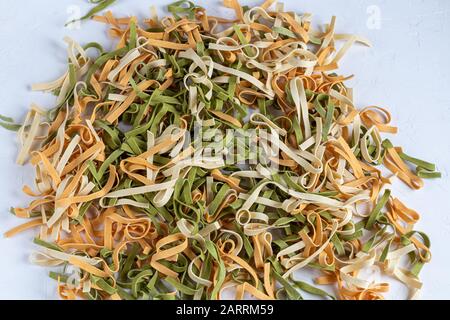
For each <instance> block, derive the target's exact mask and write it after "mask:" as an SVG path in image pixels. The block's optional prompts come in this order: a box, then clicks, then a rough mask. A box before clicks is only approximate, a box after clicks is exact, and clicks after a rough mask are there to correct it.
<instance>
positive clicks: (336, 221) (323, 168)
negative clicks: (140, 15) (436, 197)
mask: <svg viewBox="0 0 450 320" xmlns="http://www.w3.org/2000/svg"><path fill="white" fill-rule="evenodd" d="M274 2H275V1H273V0H269V1H266V2H265V3H263V4H261V5H260V6H258V7H253V8H249V7H241V6H240V5H239V4H238V2H237V1H236V0H226V1H225V6H226V7H229V8H232V9H234V10H235V19H233V20H227V19H223V18H219V17H214V16H208V15H207V12H206V11H205V10H204V9H203V8H201V7H198V6H196V5H195V4H193V3H191V2H188V1H179V2H176V3H173V4H171V5H170V6H169V8H168V9H169V11H170V12H171V13H172V16H170V17H165V18H163V19H161V20H160V19H158V17H157V16H156V14H154V12H155V11H153V16H152V17H151V19H148V20H145V21H143V22H142V23H141V24H139V23H138V21H137V19H136V18H135V17H127V18H116V17H114V16H113V15H112V13H111V12H107V13H105V14H104V15H101V16H100V15H95V16H93V17H92V18H93V19H94V20H96V21H98V22H102V23H105V24H107V25H108V26H109V27H110V29H109V34H110V35H111V36H112V37H113V38H116V39H117V41H118V43H117V46H116V48H115V50H114V51H112V52H106V51H104V49H103V48H102V46H101V45H99V44H97V43H89V44H88V45H86V46H84V47H82V46H80V45H79V44H77V43H76V42H74V41H73V40H71V39H69V38H66V39H65V40H66V42H67V46H68V50H67V52H68V69H67V72H66V73H65V74H64V75H63V76H62V77H61V78H59V79H57V80H55V81H53V82H50V83H45V84H39V85H35V86H34V87H33V89H34V90H41V91H48V92H53V93H54V94H55V95H56V96H57V101H56V107H55V108H53V109H51V110H50V111H44V110H42V109H41V108H39V107H38V106H36V105H33V106H32V108H31V110H30V112H29V113H28V115H27V117H26V119H25V122H24V124H23V125H21V126H18V125H15V124H14V123H12V120H11V119H9V118H6V117H2V118H1V120H2V123H1V124H2V126H4V127H7V128H10V129H19V128H20V129H19V132H18V134H19V139H20V153H19V156H18V163H19V164H24V163H26V162H29V163H31V165H33V166H34V167H35V169H36V176H35V187H33V188H32V187H29V186H25V187H24V189H23V191H24V192H25V193H26V194H27V195H29V196H31V197H33V198H35V200H33V201H32V202H31V203H30V204H29V206H28V207H26V208H14V209H13V212H14V214H15V215H16V216H17V217H20V218H25V219H30V221H29V222H27V223H25V224H23V225H20V226H18V227H17V228H14V229H13V230H11V231H9V232H7V233H6V236H8V237H9V236H13V235H15V234H17V233H18V232H21V231H24V230H26V229H30V228H39V233H38V235H37V237H36V238H35V240H34V242H35V243H36V244H37V245H38V246H39V250H38V251H36V252H35V253H33V254H32V256H31V260H32V261H33V262H34V263H37V264H39V265H43V266H50V267H59V268H56V269H55V270H57V272H56V271H52V272H50V276H51V277H52V278H54V279H55V280H57V281H58V293H59V295H60V296H61V297H62V298H64V299H76V298H85V299H220V298H223V297H224V296H226V294H225V292H226V291H229V292H230V293H232V294H235V298H236V299H243V298H249V297H251V296H253V297H255V298H257V299H302V293H303V292H306V293H308V295H311V294H312V295H316V296H319V297H323V298H331V299H335V298H338V299H382V298H383V293H385V292H387V291H388V290H389V284H388V283H380V282H381V281H375V280H376V279H375V280H374V278H373V276H371V275H370V274H373V272H375V271H376V270H378V271H380V272H381V273H382V274H384V275H388V276H391V277H395V278H397V279H398V280H400V281H401V282H402V283H404V284H405V285H406V286H407V287H408V288H409V290H410V296H411V298H414V297H416V296H417V294H418V292H419V291H420V289H421V287H422V283H421V282H420V280H419V278H418V275H419V272H420V270H421V268H422V266H423V265H424V264H425V263H427V262H429V261H430V258H431V254H430V241H429V239H428V237H427V236H426V235H425V234H424V233H422V232H420V231H416V229H415V228H414V226H415V224H416V222H417V221H418V220H419V215H418V213H417V212H415V211H414V210H412V209H409V208H408V207H407V206H406V205H404V204H403V203H402V202H401V201H400V200H399V199H397V198H395V197H393V196H392V195H391V191H390V190H389V189H387V188H386V186H388V185H389V184H390V178H389V177H385V176H383V175H382V172H381V171H380V168H379V166H380V165H384V167H385V168H387V169H388V170H389V171H390V172H391V173H392V175H391V176H396V177H398V178H399V179H401V180H402V181H403V182H405V183H406V184H407V185H408V186H410V187H411V188H412V189H420V188H422V187H423V185H424V183H423V179H424V178H435V177H439V175H440V174H439V173H438V172H436V168H435V166H434V165H433V164H431V163H428V162H425V161H422V160H418V159H416V158H413V157H411V156H408V155H407V154H405V153H404V152H403V151H402V149H401V148H399V147H394V146H393V145H392V144H391V142H390V141H389V140H383V139H382V138H381V136H380V134H381V133H390V134H393V133H396V132H397V129H396V128H395V127H393V126H390V125H389V122H390V120H391V119H390V114H389V113H388V112H387V111H386V110H384V109H382V108H379V107H375V106H370V107H367V108H364V109H362V110H359V109H357V108H356V107H355V105H354V102H353V99H352V90H351V89H349V88H347V87H346V86H345V85H344V82H345V81H346V80H347V79H349V78H350V77H346V76H341V75H339V74H337V73H336V70H337V69H338V65H339V62H340V60H341V59H342V57H343V56H344V55H345V53H346V51H347V50H348V49H349V48H350V47H351V46H352V45H353V44H355V43H360V44H364V45H369V44H368V42H367V41H366V40H364V39H363V38H361V37H358V36H353V35H348V34H338V33H336V32H335V22H336V19H335V17H333V18H332V19H331V22H330V23H329V24H327V25H325V26H324V27H323V28H322V29H321V30H316V29H314V28H313V27H312V25H311V15H310V14H303V15H298V14H296V13H293V12H285V11H284V9H283V5H282V4H276V3H274ZM88 50H89V51H92V52H93V53H96V54H97V58H95V59H92V58H91V57H90V56H89V55H88V54H87V51H88ZM196 128H197V129H198V128H201V131H202V135H201V138H199V134H198V132H197V131H196ZM229 132H231V133H232V134H229ZM237 133H239V135H240V136H243V137H245V138H247V139H248V141H250V144H252V143H255V144H257V145H258V148H257V149H256V154H255V152H254V149H252V148H251V147H250V144H247V143H242V141H243V140H242V139H239V138H238V134H237ZM217 137H220V139H216V138H217ZM208 138H209V140H208ZM230 159H231V161H230ZM255 159H263V160H264V159H265V160H267V161H262V160H258V161H255ZM274 167H277V168H278V170H275V169H274ZM307 270H314V272H313V273H311V272H309V273H307V274H309V275H310V276H309V278H311V281H300V280H299V278H300V277H301V275H303V278H304V275H305V272H306V271H307ZM312 274H315V276H311V275H312ZM367 274H369V275H367ZM321 285H333V286H334V287H333V288H334V290H331V289H329V288H330V287H326V288H327V290H328V291H331V292H327V291H325V290H324V287H323V286H322V287H321Z"/></svg>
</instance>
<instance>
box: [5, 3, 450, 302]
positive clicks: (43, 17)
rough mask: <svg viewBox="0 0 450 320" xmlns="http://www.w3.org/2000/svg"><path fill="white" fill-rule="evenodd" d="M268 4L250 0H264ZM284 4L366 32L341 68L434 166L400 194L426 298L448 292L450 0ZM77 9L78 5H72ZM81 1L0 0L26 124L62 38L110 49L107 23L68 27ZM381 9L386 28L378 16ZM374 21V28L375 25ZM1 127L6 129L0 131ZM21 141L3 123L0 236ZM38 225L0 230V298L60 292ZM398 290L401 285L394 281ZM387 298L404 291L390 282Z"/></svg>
mask: <svg viewBox="0 0 450 320" xmlns="http://www.w3.org/2000/svg"><path fill="white" fill-rule="evenodd" d="M171 2H173V1H155V0H148V1H147V0H119V1H118V3H117V4H115V5H114V6H113V7H111V10H112V11H113V12H114V13H115V14H117V15H119V16H122V15H127V14H132V15H137V16H138V17H140V18H142V17H147V16H148V14H149V7H150V5H153V4H157V7H158V12H159V13H160V16H161V15H162V13H165V5H166V4H168V3H171ZM261 2H262V1H260V2H258V1H244V0H242V1H241V3H242V4H251V5H253V4H258V3H261ZM197 3H198V4H200V5H202V6H205V7H206V8H208V9H212V10H211V12H212V13H214V14H222V15H232V14H233V12H232V11H231V10H228V9H224V8H221V5H220V1H219V0H214V1H197ZM284 3H285V5H286V8H287V9H289V10H295V11H297V12H311V13H313V15H314V19H315V20H314V21H315V22H317V23H321V24H323V23H327V22H329V20H330V18H331V16H332V15H336V16H337V18H338V19H337V30H338V32H345V33H356V34H360V35H364V36H366V37H368V38H369V39H370V40H371V41H372V42H373V44H374V46H373V48H371V49H368V48H364V47H359V46H356V47H353V48H352V49H351V50H350V52H349V54H348V55H347V56H346V57H345V58H344V60H343V61H342V63H341V70H340V72H341V73H344V74H355V75H356V78H355V79H354V80H352V81H351V82H350V85H351V86H353V87H354V88H355V101H356V104H357V106H359V107H365V106H368V105H379V106H382V107H387V108H388V109H389V110H390V111H391V112H392V114H393V123H394V125H396V126H398V127H399V128H400V132H399V134H398V135H397V136H395V137H392V138H391V140H392V141H393V142H394V143H395V144H396V145H402V146H403V147H404V149H405V151H406V152H407V153H409V154H411V155H416V156H419V157H422V158H425V159H427V160H429V161H432V162H435V163H437V164H438V167H439V169H440V171H442V172H443V175H444V176H443V178H442V179H441V180H435V181H427V182H426V186H425V188H424V189H423V190H420V191H415V192H414V191H411V190H409V189H407V188H406V187H404V186H403V185H402V184H401V183H399V182H396V183H395V184H394V195H395V196H398V197H399V198H400V199H402V200H403V201H404V202H405V203H406V204H407V205H409V206H410V207H412V208H414V209H416V210H417V211H419V212H420V213H421V215H422V219H421V221H420V223H419V224H418V229H419V230H423V231H425V232H426V233H428V234H429V235H430V237H431V240H432V252H433V260H432V262H431V264H429V265H427V266H425V268H424V270H423V271H422V274H421V278H422V280H423V282H424V290H423V294H422V298H424V299H450V269H449V265H450V250H449V243H450V201H449V198H450V179H449V176H448V173H449V169H450V143H449V139H450V137H449V134H448V132H449V130H448V128H449V124H450V59H449V53H450V17H449V11H450V1H448V0H427V1H421V0H396V1H386V0H385V1H382V0H345V1H344V0H339V1H337V0H334V1H333V0H302V1H298V0H290V1H289V0H285V1H284ZM74 6H75V7H74ZM77 6H78V7H79V9H80V10H81V12H82V13H85V12H87V10H88V8H90V6H89V4H88V3H87V1H84V0H58V1H55V0H40V1H35V0H21V1H16V0H1V1H0V25H1V27H0V113H1V114H4V115H8V116H12V117H14V118H16V119H18V120H20V121H22V120H23V117H24V115H25V113H26V111H27V109H28V106H29V105H30V103H31V102H36V103H38V104H40V105H42V106H43V107H52V106H53V103H54V97H53V96H51V95H45V94H40V93H32V92H31V91H30V85H31V84H32V83H36V82H43V81H49V80H53V79H54V78H56V77H58V76H60V75H61V74H62V73H63V72H64V71H65V68H66V55H65V46H64V43H63V41H62V39H63V37H64V36H65V35H68V36H70V37H73V38H74V39H75V40H77V41H79V42H81V43H82V44H83V43H87V42H90V41H98V42H100V43H102V44H104V45H105V48H107V49H111V48H112V43H111V42H110V41H109V40H108V38H107V36H106V30H107V29H106V27H105V25H103V24H98V23H95V22H92V21H88V22H84V23H82V24H81V28H80V29H76V30H70V29H68V28H64V23H65V22H66V21H67V20H68V19H69V18H70V16H71V14H72V13H73V12H74V11H73V10H74V9H75V10H77ZM377 11H379V14H380V18H381V20H380V25H379V28H376V27H377V24H376V23H375V24H374V23H373V22H374V21H375V22H376V20H373V19H374V18H375V19H376V16H373V13H375V14H376V13H377ZM374 27H375V28H374ZM0 129H1V128H0ZM15 141H16V138H15V135H14V134H13V133H9V132H7V131H4V130H3V129H2V130H0V168H1V169H0V181H1V182H0V233H1V234H3V233H4V232H5V231H7V230H8V229H10V228H12V227H14V226H16V225H17V224H19V223H21V222H22V221H20V220H18V219H17V218H15V217H14V216H12V215H11V214H10V213H9V212H8V210H9V208H10V207H11V206H21V205H22V206H24V205H27V204H28V201H29V200H30V199H27V198H26V197H25V196H23V195H22V193H21V189H22V186H23V185H24V184H25V183H27V184H32V177H33V175H32V173H33V172H32V170H31V169H30V168H29V167H25V168H22V167H19V166H17V165H15V158H16V155H17V147H16V144H15ZM33 235H34V232H27V233H24V234H21V235H19V236H17V237H15V238H13V239H5V238H3V237H1V236H0V254H1V256H0V298H3V299H55V298H56V297H57V296H56V293H55V292H56V291H55V289H56V284H55V282H54V281H53V280H51V279H49V278H48V276H47V274H48V270H46V269H45V268H41V267H38V266H33V265H31V264H30V263H29V262H28V255H29V254H30V252H31V251H32V250H33V248H34V246H33V244H32V243H31V240H32V238H33ZM394 288H396V287H395V286H394ZM390 297H391V298H404V290H402V289H394V291H393V293H392V295H391V296H390Z"/></svg>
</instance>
